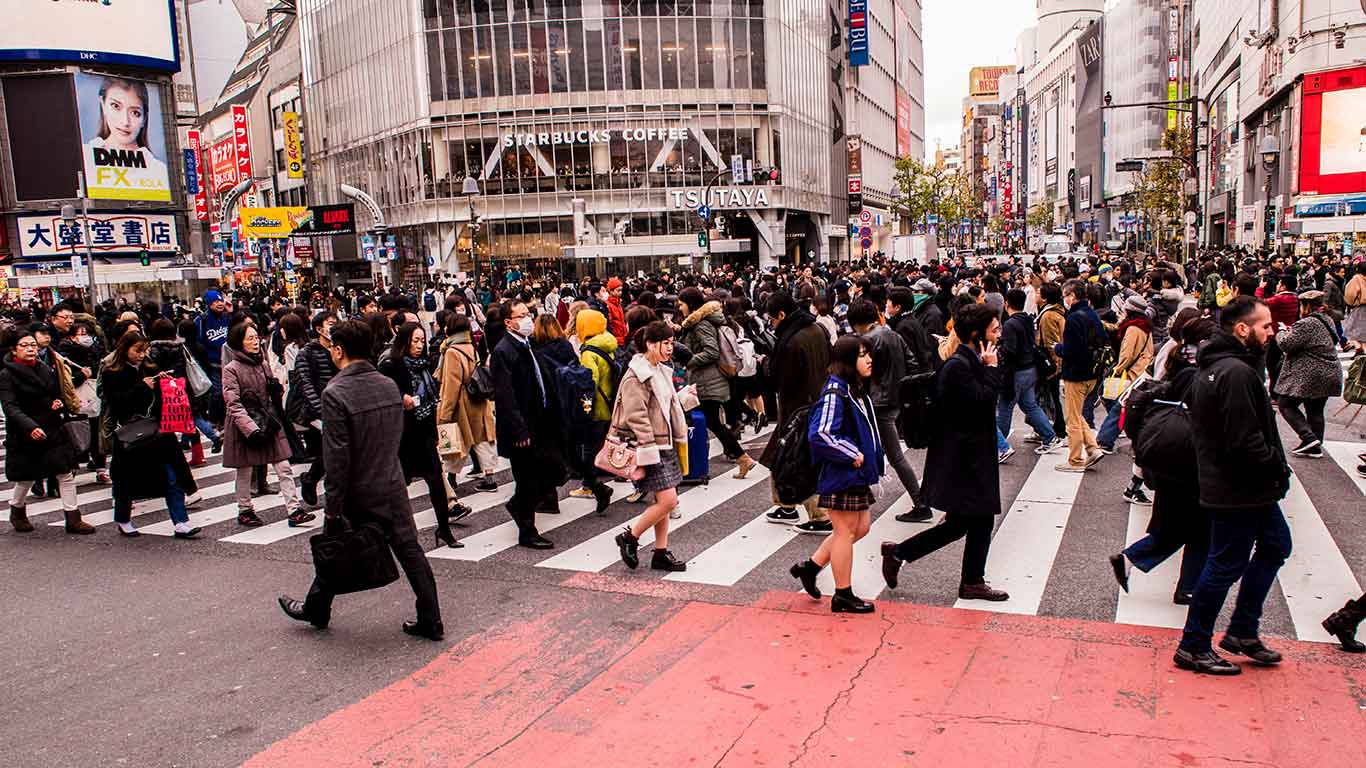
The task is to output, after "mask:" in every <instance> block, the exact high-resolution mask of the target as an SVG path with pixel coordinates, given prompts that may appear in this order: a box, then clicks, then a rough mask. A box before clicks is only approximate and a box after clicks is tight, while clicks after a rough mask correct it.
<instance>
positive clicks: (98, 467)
mask: <svg viewBox="0 0 1366 768" xmlns="http://www.w3.org/2000/svg"><path fill="white" fill-rule="evenodd" d="M57 352H58V353H59V354H60V355H61V356H62V357H65V358H66V359H67V360H70V361H71V364H72V371H71V373H72V376H73V378H74V377H75V376H76V373H77V372H78V371H79V372H80V375H81V378H82V379H83V380H84V381H85V382H87V384H86V385H85V386H86V387H87V388H92V387H94V384H95V381H97V380H98V377H99V375H100V360H101V358H103V357H104V350H103V349H102V348H101V347H100V343H99V339H97V338H96V337H95V334H94V332H93V331H92V330H91V328H90V325H89V324H87V323H83V322H77V323H73V324H72V326H71V329H70V332H69V333H68V334H67V335H66V337H65V338H63V339H62V341H61V343H60V344H59V345H58V347H57ZM76 386H77V389H78V394H79V389H80V387H81V386H82V385H81V384H77V385H76ZM96 423H97V421H96V420H94V419H92V421H91V427H92V430H93V428H94V426H95V424H96ZM99 442H100V441H99V440H96V439H93V438H92V439H91V441H90V451H89V457H90V465H89V466H90V468H91V469H93V470H95V482H96V483H99V484H100V485H108V484H109V472H108V471H107V470H105V458H104V454H103V453H102V452H101V451H100V445H99Z"/></svg>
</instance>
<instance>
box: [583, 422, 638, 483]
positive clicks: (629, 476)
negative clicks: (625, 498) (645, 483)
mask: <svg viewBox="0 0 1366 768" xmlns="http://www.w3.org/2000/svg"><path fill="white" fill-rule="evenodd" d="M593 466H595V467H597V468H598V469H601V470H602V471H603V472H609V473H611V474H613V475H616V476H617V477H620V478H621V479H623V480H631V481H636V480H639V479H641V478H642V477H645V468H644V467H638V466H636V444H635V443H634V442H633V441H631V440H628V439H626V438H623V437H620V436H618V435H616V434H614V433H611V432H609V433H608V434H607V439H606V440H604V441H603V443H602V448H601V450H599V451H598V455H597V457H596V458H594V459H593Z"/></svg>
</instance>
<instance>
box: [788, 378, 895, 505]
mask: <svg viewBox="0 0 1366 768" xmlns="http://www.w3.org/2000/svg"><path fill="white" fill-rule="evenodd" d="M850 417H852V418H850ZM874 418H875V417H874V415H873V401H872V398H870V397H868V395H866V394H865V395H864V396H863V398H862V400H860V401H855V400H854V397H853V396H852V395H850V394H849V386H848V385H847V384H845V383H844V381H842V380H841V379H840V378H839V377H836V376H831V377H830V378H829V379H827V380H826V382H825V389H824V390H823V391H822V392H821V396H820V399H819V400H817V401H816V404H815V405H813V406H812V407H811V416H810V418H809V421H808V422H807V426H806V430H807V432H806V437H807V440H808V441H810V443H811V458H812V460H813V461H815V462H816V469H817V472H818V473H819V476H818V478H817V480H816V492H817V493H838V492H840V491H845V490H849V489H850V488H861V487H866V486H870V485H875V484H876V483H877V482H878V479H879V478H881V477H882V466H883V454H882V438H881V437H880V436H879V435H878V431H877V423H876V421H874ZM860 453H862V454H863V466H861V467H855V466H854V458H855V457H856V456H858V455H859V454H860Z"/></svg>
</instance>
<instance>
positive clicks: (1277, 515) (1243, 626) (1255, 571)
mask: <svg viewBox="0 0 1366 768" xmlns="http://www.w3.org/2000/svg"><path fill="white" fill-rule="evenodd" d="M1211 518H1212V519H1211V524H1210V537H1209V539H1210V541H1209V545H1210V546H1209V559H1208V560H1206V561H1205V568H1204V570H1203V571H1201V573H1200V581H1199V582H1198V583H1197V584H1196V585H1195V596H1194V597H1193V598H1192V600H1191V606H1190V610H1189V612H1187V614H1186V629H1185V633H1184V634H1183V635H1182V636H1181V649H1182V650H1184V651H1188V652H1190V653H1206V652H1209V651H1211V650H1213V648H1212V647H1211V646H1210V639H1211V638H1212V637H1213V636H1214V622H1215V621H1216V620H1217V619H1218V618H1219V611H1220V610H1222V609H1223V607H1224V600H1225V599H1227V598H1228V591H1229V588H1230V587H1232V586H1233V582H1235V581H1237V580H1238V579H1242V580H1243V583H1242V585H1241V586H1240V587H1239V588H1238V598H1237V601H1236V602H1235V603H1234V606H1233V617H1232V618H1231V619H1229V622H1228V630H1227V632H1228V634H1230V635H1232V636H1234V637H1237V638H1240V639H1243V640H1251V639H1254V638H1256V637H1257V636H1258V631H1259V624H1260V623H1261V619H1262V604H1263V603H1264V602H1266V596H1267V593H1269V592H1270V591H1271V585H1272V584H1274V583H1275V581H1276V573H1277V572H1278V571H1279V570H1280V569H1281V565H1282V564H1284V563H1285V560H1286V558H1288V557H1290V527H1289V526H1288V525H1286V522H1285V515H1283V514H1281V507H1280V505H1279V504H1270V505H1268V506H1265V507H1258V508H1253V509H1233V510H1215V511H1214V512H1213V514H1212V515H1211ZM1254 545H1255V547H1256V549H1255V551H1254V549H1253V547H1254ZM1249 556H1250V557H1249Z"/></svg>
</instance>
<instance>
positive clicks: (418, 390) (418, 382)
mask: <svg viewBox="0 0 1366 768" xmlns="http://www.w3.org/2000/svg"><path fill="white" fill-rule="evenodd" d="M403 365H404V367H406V368H407V369H408V375H409V376H411V377H412V379H413V396H414V397H416V398H417V399H418V403H419V406H418V408H415V409H414V410H421V409H422V406H425V405H428V404H430V403H431V402H432V401H434V400H436V383H435V382H434V381H433V380H432V373H431V371H429V370H427V361H426V360H424V359H423V358H420V357H410V356H408V355H404V356H403Z"/></svg>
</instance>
